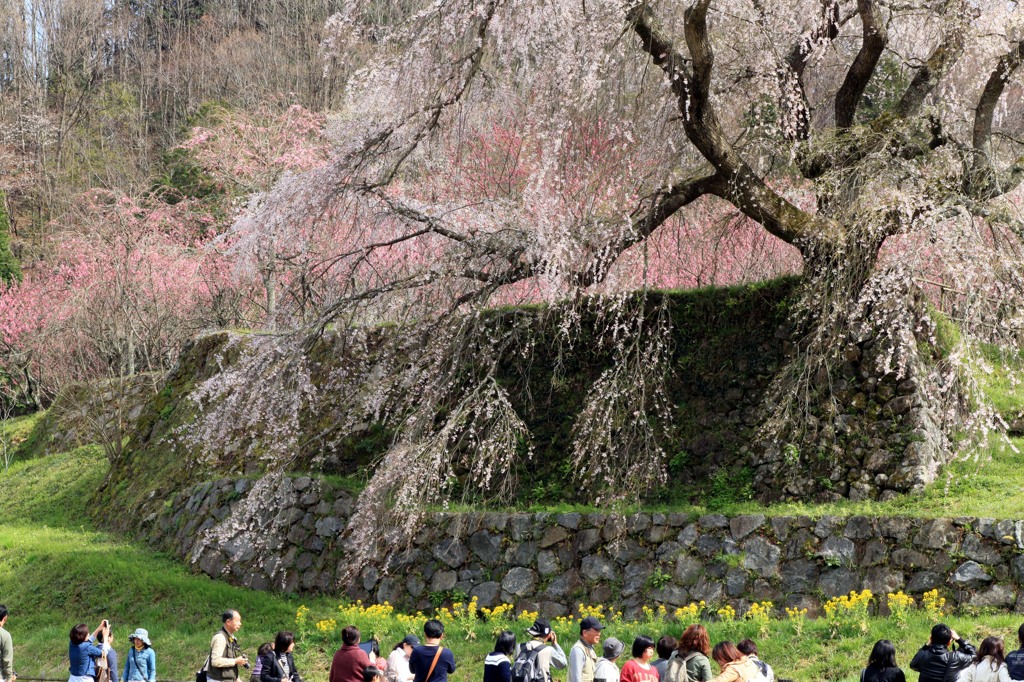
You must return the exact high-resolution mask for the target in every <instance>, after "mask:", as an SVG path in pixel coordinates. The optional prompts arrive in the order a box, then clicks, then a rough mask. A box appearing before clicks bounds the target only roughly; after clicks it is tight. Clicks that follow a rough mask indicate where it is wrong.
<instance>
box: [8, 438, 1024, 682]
mask: <svg viewBox="0 0 1024 682" xmlns="http://www.w3.org/2000/svg"><path fill="white" fill-rule="evenodd" d="M997 466H998V465H997ZM105 470H106V462H105V461H104V459H103V456H102V454H101V453H100V451H99V449H98V448H94V447H85V448H79V449H77V450H75V451H74V452H71V453H66V454H62V455H56V456H51V457H48V458H45V459H34V460H30V461H24V462H18V463H16V464H14V465H13V466H12V467H11V469H10V470H9V471H8V472H6V473H0V487H2V488H3V489H4V490H5V504H4V518H5V519H6V521H7V523H4V524H2V525H0V600H2V601H3V602H4V603H6V604H7V605H8V607H9V608H10V609H11V611H12V615H11V619H10V622H9V628H8V629H9V630H10V631H11V633H12V636H13V637H14V641H15V651H16V668H17V669H18V670H19V671H20V672H21V673H22V674H23V675H26V676H46V677H60V676H62V675H63V674H66V673H65V671H66V665H67V664H66V642H67V639H66V637H67V631H68V629H69V628H70V627H71V626H72V625H74V624H75V623H77V622H80V621H85V622H88V623H90V624H92V623H94V622H97V621H98V620H99V619H100V618H102V617H108V618H110V619H111V620H112V621H113V622H114V623H115V624H116V628H117V629H116V633H115V634H116V637H117V642H119V646H118V649H119V651H120V652H123V651H124V649H125V646H124V645H125V639H124V638H125V636H126V635H127V633H128V632H129V631H130V630H131V629H133V628H135V627H146V628H148V629H149V631H150V633H151V635H152V637H153V639H154V642H155V644H156V648H157V650H158V654H159V657H160V658H159V661H160V663H159V671H160V678H161V679H172V680H188V679H191V675H192V672H193V671H194V669H195V667H196V666H197V665H198V664H199V663H201V662H202V660H203V659H204V657H205V654H204V650H205V647H206V646H207V642H208V641H209V640H208V638H209V636H210V634H211V633H212V632H213V631H214V630H215V629H216V627H217V616H216V614H217V613H218V612H219V611H221V610H222V609H223V608H226V607H229V606H230V607H235V608H238V609H239V610H240V611H241V612H242V614H243V622H244V625H243V630H242V641H243V644H244V645H245V646H246V649H247V650H248V651H249V652H250V654H251V653H252V652H253V651H254V649H255V647H256V645H257V644H258V643H259V642H262V641H265V640H268V639H270V637H271V635H272V633H273V632H274V631H276V630H277V629H292V628H293V627H294V625H293V624H294V620H293V619H294V614H295V609H296V608H297V606H298V604H299V601H298V600H297V599H296V598H294V597H289V596H285V595H274V594H264V593H259V592H253V591H250V590H244V589H239V588H234V587H230V586H228V585H225V584H223V583H220V582H218V581H214V580H210V579H208V578H206V577H203V576H196V575H191V574H190V573H189V572H188V571H187V569H186V568H185V567H183V566H182V565H181V564H180V563H179V562H177V561H174V560H172V559H170V558H168V557H164V556H160V555H157V554H155V553H153V552H151V551H149V550H147V549H145V548H143V547H141V546H138V545H133V544H130V543H127V542H124V541H121V540H118V539H115V538H112V537H110V536H108V535H106V534H104V533H99V532H96V531H95V530H93V529H92V527H91V525H90V523H89V521H88V517H87V514H86V500H87V499H88V496H89V494H90V491H91V490H92V489H93V488H94V487H95V486H96V485H97V484H98V482H99V481H100V480H101V479H102V478H103V476H104V474H105ZM1017 476H1018V479H1017V480H1020V477H1019V474H1017ZM927 498H928V496H926V499H927ZM945 499H947V500H950V499H954V498H945ZM956 499H959V498H956ZM958 504H968V502H967V500H966V498H965V499H962V500H961V501H960V502H959V503H958ZM808 511H809V510H808ZM302 602H303V603H306V604H307V605H308V606H309V607H310V608H311V609H312V613H311V615H312V616H313V619H314V621H315V620H319V619H321V618H330V617H334V614H335V613H336V602H335V601H333V600H330V599H303V600H302ZM1019 619H1020V616H1018V615H1012V614H1002V615H994V614H989V615H982V616H975V617H967V616H963V615H961V616H958V617H953V618H951V619H950V623H951V624H952V625H953V626H954V627H955V628H957V629H958V630H960V631H961V632H963V633H968V636H969V637H970V638H971V639H972V641H975V642H977V641H979V640H980V638H981V637H983V636H986V635H988V634H991V633H996V634H1001V635H1003V636H1005V637H1007V638H1008V639H1010V638H1011V637H1012V633H1013V632H1014V631H1015V630H1016V627H1017V625H1019ZM340 625H342V624H340V623H339V626H340ZM929 625H930V624H929V622H928V621H927V618H926V617H925V616H924V614H916V615H915V617H914V618H912V620H911V623H910V626H909V627H907V628H899V627H898V626H897V625H896V624H895V623H894V622H892V621H890V620H886V619H873V620H872V621H871V623H870V628H869V631H868V632H866V633H864V634H863V635H856V636H848V637H845V638H840V639H837V640H833V641H828V635H827V630H826V628H825V624H824V622H823V621H817V622H812V623H809V624H808V625H807V630H806V631H805V632H804V633H803V635H802V636H800V637H797V636H795V635H794V633H793V631H792V628H791V626H790V625H789V624H788V623H785V622H779V623H775V624H773V625H772V627H771V631H770V634H769V636H768V637H767V638H760V637H759V638H758V639H759V640H760V646H761V651H762V654H763V656H762V657H763V658H764V659H765V660H768V661H770V662H772V663H773V664H774V665H775V667H776V669H777V670H778V671H779V673H780V674H781V675H783V676H788V677H790V678H792V679H796V680H855V679H856V676H857V672H858V670H859V667H860V666H861V665H862V660H863V658H864V657H865V656H866V653H867V652H868V651H869V649H870V645H871V643H872V642H873V641H874V640H875V639H878V638H881V637H886V638H889V639H892V640H893V641H894V642H895V643H896V644H897V647H898V650H899V651H900V661H901V662H902V663H903V664H904V665H906V662H907V661H908V660H909V657H910V655H911V654H912V653H913V651H914V649H916V647H917V646H919V644H920V643H921V642H923V641H924V640H925V639H926V638H927V629H928V627H929ZM493 627H494V626H493V625H491V624H483V625H480V626H479V627H477V628H476V630H477V634H478V636H477V637H476V638H475V639H473V640H467V639H466V638H465V637H464V636H462V635H461V634H459V635H455V633H454V632H453V637H452V638H451V640H450V642H449V645H450V646H451V647H452V648H453V650H454V651H455V654H456V656H457V658H458V660H459V661H460V663H461V666H462V667H461V668H460V669H459V671H458V673H457V674H456V675H455V677H454V680H453V682H472V681H473V680H477V679H479V675H480V674H481V666H482V660H483V657H484V656H485V655H486V653H487V652H488V651H489V650H490V641H491V637H492V633H491V630H492V629H493ZM709 627H710V630H711V634H712V638H713V639H720V638H725V637H730V638H734V639H738V638H740V637H745V636H757V635H756V633H755V631H754V628H753V625H752V624H747V623H742V624H733V625H732V626H729V625H722V624H710V626H709ZM364 629H369V628H364ZM513 629H516V630H520V629H521V627H517V626H515V625H513ZM678 629H679V626H677V625H674V624H672V625H667V624H664V623H651V624H645V625H639V624H620V625H615V626H612V627H611V628H609V630H608V631H607V632H606V636H612V635H613V636H617V637H619V638H620V639H623V640H624V641H626V642H627V643H628V642H630V641H632V638H633V637H634V636H635V635H637V634H640V633H641V632H643V633H647V634H651V635H653V636H655V637H657V636H658V635H660V634H662V633H668V632H673V633H675V631H677V630H678ZM380 634H381V635H382V636H383V637H382V638H383V640H384V643H385V645H388V644H389V643H390V642H391V641H392V640H395V639H397V637H398V636H400V634H401V626H400V625H399V624H397V623H396V622H391V623H390V624H389V625H388V626H386V627H385V628H384V629H383V630H382V631H381V632H380ZM560 634H561V636H562V640H563V642H571V641H572V639H573V633H572V632H571V630H570V631H563V632H561V633H560ZM676 634H677V633H676ZM332 650H333V647H332V646H327V647H324V649H323V650H318V649H317V648H316V647H313V646H312V645H310V646H306V647H300V657H299V664H300V666H301V667H302V669H303V670H304V671H305V672H306V679H307V680H309V682H324V681H325V680H326V677H327V669H328V666H329V655H330V653H331V651H332Z"/></svg>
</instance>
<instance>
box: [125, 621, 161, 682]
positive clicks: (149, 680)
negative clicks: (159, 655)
mask: <svg viewBox="0 0 1024 682" xmlns="http://www.w3.org/2000/svg"><path fill="white" fill-rule="evenodd" d="M128 644H130V645H131V648H130V649H128V654H127V655H126V656H125V658H124V674H123V675H121V679H122V680H123V681H124V682H156V652H155V651H153V643H152V642H150V641H149V632H148V631H147V630H145V629H143V628H137V629H136V630H135V632H133V633H132V634H130V635H128Z"/></svg>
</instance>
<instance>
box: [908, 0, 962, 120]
mask: <svg viewBox="0 0 1024 682" xmlns="http://www.w3.org/2000/svg"><path fill="white" fill-rule="evenodd" d="M957 5H958V7H957V8H955V9H954V10H953V12H954V14H953V16H954V17H955V19H953V21H952V23H951V24H950V26H949V28H948V30H947V31H946V33H945V35H943V37H942V40H941V41H940V42H939V44H938V46H937V47H936V48H935V50H933V51H932V53H931V55H929V56H928V59H927V60H926V61H925V63H924V65H923V66H921V68H920V69H918V71H917V73H915V74H914V78H913V79H912V80H911V81H910V85H909V86H907V89H906V91H905V92H904V93H903V97H901V98H900V102H899V104H898V105H896V114H897V116H899V117H900V118H910V117H911V116H914V115H916V114H917V112H918V111H920V109H921V105H923V104H924V100H925V98H927V97H928V95H929V94H930V93H931V92H932V90H934V89H935V86H936V85H938V84H939V81H940V80H942V78H943V77H944V76H945V75H946V74H947V73H949V70H950V69H952V68H953V65H954V64H956V62H957V60H958V59H960V56H961V55H962V54H963V52H964V44H965V42H966V40H967V28H968V21H969V19H971V18H973V17H974V16H976V13H975V12H974V10H973V9H972V8H971V7H970V5H969V4H968V3H967V2H958V3H957Z"/></svg>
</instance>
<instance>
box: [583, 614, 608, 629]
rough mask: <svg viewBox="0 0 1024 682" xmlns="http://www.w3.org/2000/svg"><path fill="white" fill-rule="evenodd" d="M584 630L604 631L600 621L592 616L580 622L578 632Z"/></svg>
mask: <svg viewBox="0 0 1024 682" xmlns="http://www.w3.org/2000/svg"><path fill="white" fill-rule="evenodd" d="M584 630H604V626H603V625H601V621H599V620H598V619H597V618H594V617H593V616H587V617H586V618H584V619H583V620H581V621H580V632H583V631H584Z"/></svg>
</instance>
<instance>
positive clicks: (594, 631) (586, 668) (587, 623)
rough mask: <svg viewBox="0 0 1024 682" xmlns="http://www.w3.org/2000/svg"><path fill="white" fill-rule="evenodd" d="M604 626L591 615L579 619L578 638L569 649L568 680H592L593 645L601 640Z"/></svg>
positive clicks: (571, 681)
mask: <svg viewBox="0 0 1024 682" xmlns="http://www.w3.org/2000/svg"><path fill="white" fill-rule="evenodd" d="M601 630H604V626H603V625H601V621H599V620H598V619H597V618H594V617H593V616H587V617H586V618H584V619H583V620H581V621H580V638H579V640H578V641H577V642H576V643H575V644H573V645H572V648H571V649H569V682H594V670H595V669H596V668H597V653H595V652H594V647H595V646H597V643H598V642H600V641H601Z"/></svg>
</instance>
